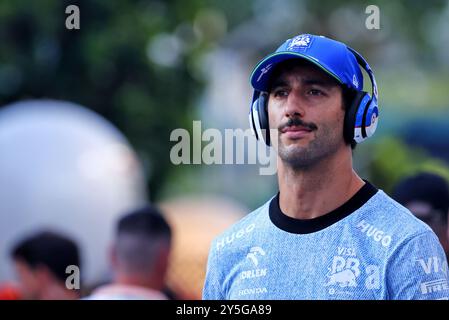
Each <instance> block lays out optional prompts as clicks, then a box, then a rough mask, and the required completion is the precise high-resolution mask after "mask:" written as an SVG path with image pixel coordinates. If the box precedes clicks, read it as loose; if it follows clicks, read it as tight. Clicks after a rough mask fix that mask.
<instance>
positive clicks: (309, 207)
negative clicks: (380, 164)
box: [278, 150, 364, 219]
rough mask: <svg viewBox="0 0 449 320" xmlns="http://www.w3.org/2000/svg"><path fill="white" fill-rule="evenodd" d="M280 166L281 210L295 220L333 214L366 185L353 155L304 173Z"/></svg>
mask: <svg viewBox="0 0 449 320" xmlns="http://www.w3.org/2000/svg"><path fill="white" fill-rule="evenodd" d="M278 164H279V165H278V182H279V190H280V196H279V206H280V208H281V211H282V212H283V213H285V214H286V215H287V216H289V217H292V218H295V219H312V218H316V217H319V216H322V215H325V214H326V213H329V212H331V211H332V210H334V209H336V208H338V207H339V206H341V205H342V204H344V203H345V202H346V201H348V200H349V199H350V198H351V197H352V196H353V195H354V194H355V193H357V191H358V190H360V188H361V187H362V186H363V184H364V182H363V180H362V179H360V177H359V176H358V175H357V174H356V173H355V171H354V170H353V168H352V155H351V153H350V152H347V150H340V151H339V152H337V153H335V154H334V155H332V156H330V157H328V158H326V159H323V160H321V161H319V162H318V163H317V164H315V165H313V166H310V167H307V168H303V169H298V168H292V167H291V166H289V165H288V164H286V163H284V162H282V161H278Z"/></svg>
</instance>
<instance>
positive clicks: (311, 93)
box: [307, 88, 324, 96]
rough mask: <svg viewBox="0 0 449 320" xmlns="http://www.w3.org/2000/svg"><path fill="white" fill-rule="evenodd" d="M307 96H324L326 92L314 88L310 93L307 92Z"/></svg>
mask: <svg viewBox="0 0 449 320" xmlns="http://www.w3.org/2000/svg"><path fill="white" fill-rule="evenodd" d="M307 94H308V95H311V96H323V95H324V91H323V90H320V89H316V88H312V89H309V91H307Z"/></svg>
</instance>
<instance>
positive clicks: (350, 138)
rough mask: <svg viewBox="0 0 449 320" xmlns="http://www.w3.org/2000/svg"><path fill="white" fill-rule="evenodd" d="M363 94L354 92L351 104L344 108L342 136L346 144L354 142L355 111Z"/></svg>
mask: <svg viewBox="0 0 449 320" xmlns="http://www.w3.org/2000/svg"><path fill="white" fill-rule="evenodd" d="M365 94H366V92H364V91H355V92H354V97H352V99H351V101H352V102H351V104H350V105H349V107H348V106H346V112H345V120H344V125H343V136H344V139H345V141H346V143H347V144H351V143H353V142H354V137H355V127H356V116H357V111H358V109H359V106H360V102H361V101H362V99H363V97H364V96H365Z"/></svg>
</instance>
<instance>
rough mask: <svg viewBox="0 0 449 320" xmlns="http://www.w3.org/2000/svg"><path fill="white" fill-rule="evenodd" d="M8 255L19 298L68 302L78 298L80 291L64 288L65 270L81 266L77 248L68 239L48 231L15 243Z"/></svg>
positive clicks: (66, 275)
mask: <svg viewBox="0 0 449 320" xmlns="http://www.w3.org/2000/svg"><path fill="white" fill-rule="evenodd" d="M11 256H12V259H13V263H14V269H15V271H16V274H17V277H18V282H19V290H20V297H21V298H22V299H26V300H70V299H78V298H79V297H80V290H77V289H71V288H68V287H67V286H66V280H67V278H68V276H69V274H67V273H66V270H67V267H68V266H76V267H77V268H79V266H80V254H79V251H78V247H77V245H76V243H75V242H74V241H73V240H71V239H69V238H68V237H66V236H63V235H61V234H58V233H55V232H50V231H42V232H38V233H36V234H34V235H32V236H30V237H27V238H25V239H24V240H22V241H20V242H19V243H18V244H16V245H15V246H14V248H13V250H12V252H11ZM78 289H79V288H78Z"/></svg>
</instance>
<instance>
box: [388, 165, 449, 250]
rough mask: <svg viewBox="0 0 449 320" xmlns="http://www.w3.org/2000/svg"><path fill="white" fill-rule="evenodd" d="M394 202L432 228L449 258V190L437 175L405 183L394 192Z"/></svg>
mask: <svg viewBox="0 0 449 320" xmlns="http://www.w3.org/2000/svg"><path fill="white" fill-rule="evenodd" d="M392 197H393V199H395V200H396V201H398V202H399V203H400V204H402V205H403V206H405V207H407V209H409V210H410V211H411V212H412V213H413V214H414V215H415V216H416V217H417V218H418V219H420V220H422V221H424V222H425V223H426V224H428V225H429V226H430V227H431V228H432V230H433V231H434V232H435V234H436V235H437V236H438V239H439V240H440V243H441V245H442V246H443V249H444V252H445V253H446V256H449V241H448V238H449V234H448V232H449V229H448V221H447V219H448V213H449V186H448V183H447V181H446V180H445V179H444V178H443V177H441V176H439V175H437V174H434V173H429V172H421V173H418V174H415V175H412V176H409V177H406V178H404V179H403V180H401V181H400V182H399V183H398V184H397V185H396V187H395V188H394V190H393V193H392Z"/></svg>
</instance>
